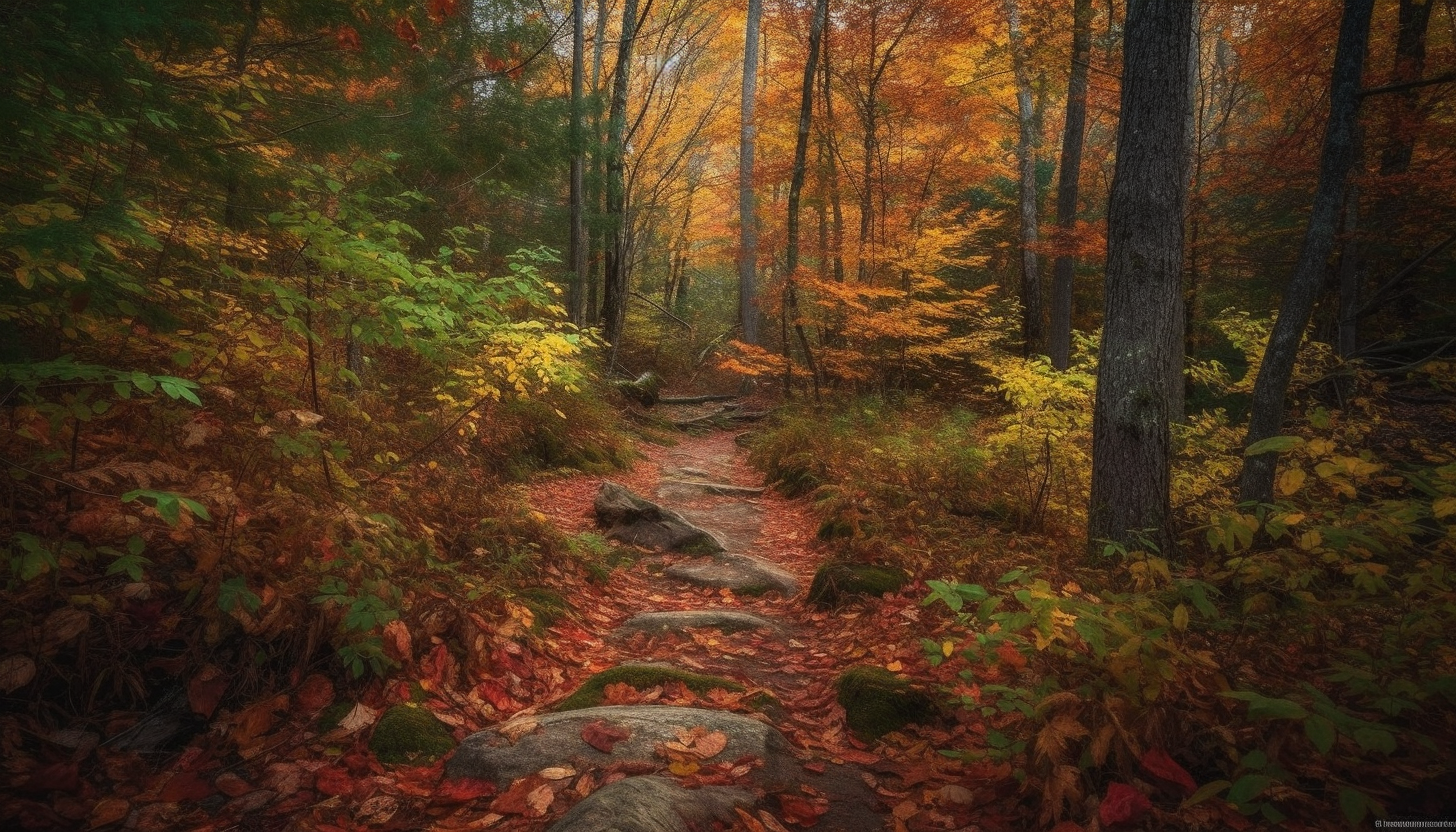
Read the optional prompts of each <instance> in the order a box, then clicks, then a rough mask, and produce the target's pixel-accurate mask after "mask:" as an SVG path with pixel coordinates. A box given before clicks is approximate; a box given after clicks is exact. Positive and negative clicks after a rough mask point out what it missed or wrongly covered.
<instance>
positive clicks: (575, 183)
mask: <svg viewBox="0 0 1456 832" xmlns="http://www.w3.org/2000/svg"><path fill="white" fill-rule="evenodd" d="M585 16H586V0H571V197H570V202H571V207H570V214H571V229H570V234H569V237H568V239H567V260H568V262H569V267H570V269H571V286H570V291H569V292H568V293H567V315H568V316H569V317H570V319H571V322H572V323H574V324H576V325H577V326H582V325H584V324H585V323H586V269H587V248H588V243H587V239H586V211H585V202H586V141H585V136H584V131H583V129H582V103H583V96H584V88H585V87H586V21H585V19H584V18H585Z"/></svg>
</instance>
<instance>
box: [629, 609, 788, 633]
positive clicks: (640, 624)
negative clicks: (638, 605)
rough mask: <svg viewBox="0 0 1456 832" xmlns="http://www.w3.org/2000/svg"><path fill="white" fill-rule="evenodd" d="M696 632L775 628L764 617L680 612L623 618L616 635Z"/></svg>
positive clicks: (736, 613)
mask: <svg viewBox="0 0 1456 832" xmlns="http://www.w3.org/2000/svg"><path fill="white" fill-rule="evenodd" d="M696 629H703V630H708V629H712V630H718V631H719V632H723V633H739V632H743V631H744V630H776V629H778V625H777V624H775V623H773V622H772V621H769V620H768V619H767V618H761V617H759V616H757V615H754V614H752V613H747V612H738V611H736V610H684V611H681V612H643V613H638V614H637V615H634V616H632V617H631V618H629V619H627V620H626V621H625V622H624V623H623V624H622V626H621V627H620V628H618V630H617V632H618V634H625V633H631V632H639V631H640V632H644V633H681V632H685V631H687V630H696Z"/></svg>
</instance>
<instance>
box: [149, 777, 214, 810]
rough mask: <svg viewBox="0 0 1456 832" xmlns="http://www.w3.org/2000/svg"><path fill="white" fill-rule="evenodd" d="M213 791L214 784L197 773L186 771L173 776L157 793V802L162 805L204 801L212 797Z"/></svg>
mask: <svg viewBox="0 0 1456 832" xmlns="http://www.w3.org/2000/svg"><path fill="white" fill-rule="evenodd" d="M213 791H215V790H214V789H213V787H212V784H211V783H209V782H208V781H207V780H205V779H203V778H202V776H201V775H199V774H198V773H197V772H195V771H184V772H181V773H180V774H174V775H172V779H170V780H168V781H167V785H165V786H163V787H162V790H161V791H160V792H158V793H157V800H158V801H160V802H162V803H181V802H183V801H193V800H202V799H204V798H207V797H210V796H212V793H213Z"/></svg>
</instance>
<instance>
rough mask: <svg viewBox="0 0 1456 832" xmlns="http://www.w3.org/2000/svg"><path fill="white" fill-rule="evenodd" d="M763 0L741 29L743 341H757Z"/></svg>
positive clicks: (754, 3)
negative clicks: (756, 118)
mask: <svg viewBox="0 0 1456 832" xmlns="http://www.w3.org/2000/svg"><path fill="white" fill-rule="evenodd" d="M762 18H763V0H748V21H747V24H746V25H745V27H744V32H743V97H742V99H741V102H740V107H739V111H738V115H739V117H738V316H739V323H740V324H741V325H742V327H743V341H744V343H748V344H757V343H758V340H759V338H758V303H757V302H756V300H755V298H754V294H755V290H756V288H757V284H758V215H757V212H756V211H755V210H754V201H753V140H754V125H753V104H754V100H755V99H756V98H757V96H758V59H759V55H758V28H759V22H760V21H761V20H762Z"/></svg>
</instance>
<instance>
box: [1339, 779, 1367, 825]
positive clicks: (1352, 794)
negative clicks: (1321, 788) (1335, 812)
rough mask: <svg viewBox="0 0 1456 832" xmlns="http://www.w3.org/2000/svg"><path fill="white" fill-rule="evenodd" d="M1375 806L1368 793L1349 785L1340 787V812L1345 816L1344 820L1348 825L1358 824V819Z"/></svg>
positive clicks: (1362, 817) (1363, 817) (1362, 818)
mask: <svg viewBox="0 0 1456 832" xmlns="http://www.w3.org/2000/svg"><path fill="white" fill-rule="evenodd" d="M1374 806H1375V801H1373V800H1371V799H1370V797H1369V795H1367V794H1365V793H1364V792H1362V791H1360V790H1359V789H1354V788H1351V787H1349V786H1343V787H1341V789H1340V813H1341V814H1343V815H1344V816H1345V822H1346V823H1348V824H1350V826H1352V827H1354V826H1359V825H1360V821H1362V820H1364V819H1365V815H1366V814H1368V813H1369V812H1370V810H1371V809H1372V808H1374Z"/></svg>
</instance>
